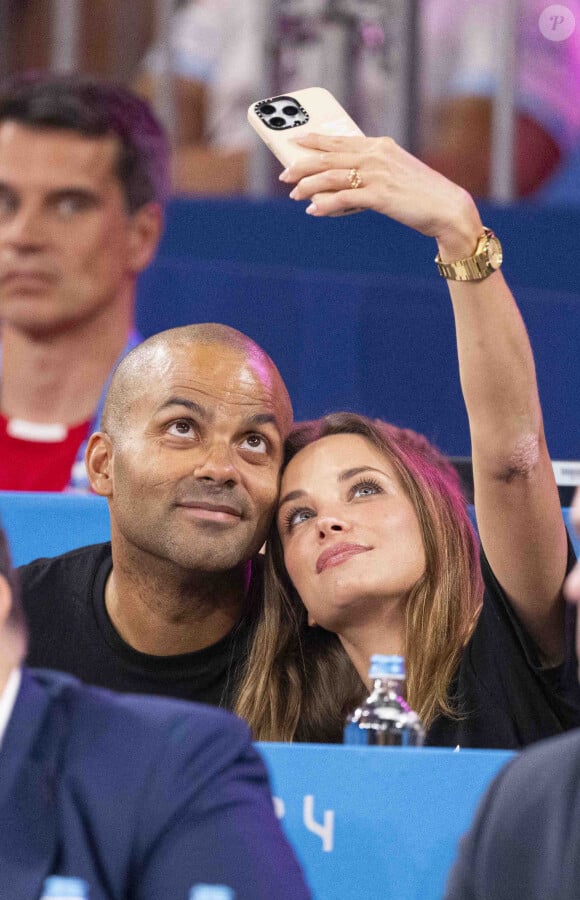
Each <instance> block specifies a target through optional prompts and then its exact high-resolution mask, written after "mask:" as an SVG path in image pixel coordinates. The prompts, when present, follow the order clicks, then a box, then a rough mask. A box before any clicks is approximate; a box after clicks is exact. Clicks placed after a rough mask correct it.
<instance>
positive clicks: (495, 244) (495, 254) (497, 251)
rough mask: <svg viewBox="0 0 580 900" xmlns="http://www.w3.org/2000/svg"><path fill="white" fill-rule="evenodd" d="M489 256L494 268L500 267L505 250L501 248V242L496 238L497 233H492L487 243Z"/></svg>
mask: <svg viewBox="0 0 580 900" xmlns="http://www.w3.org/2000/svg"><path fill="white" fill-rule="evenodd" d="M487 258H488V260H489V264H490V266H491V267H492V269H499V267H500V266H501V264H502V261H503V252H502V249H501V244H500V242H499V240H498V239H497V238H496V236H495V234H494V235H492V236H491V237H490V239H489V243H488V245H487Z"/></svg>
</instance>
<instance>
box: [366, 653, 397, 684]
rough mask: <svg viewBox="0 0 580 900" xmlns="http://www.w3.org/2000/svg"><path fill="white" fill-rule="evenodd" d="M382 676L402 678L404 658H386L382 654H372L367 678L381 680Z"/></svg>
mask: <svg viewBox="0 0 580 900" xmlns="http://www.w3.org/2000/svg"><path fill="white" fill-rule="evenodd" d="M383 675H394V676H395V678H404V677H405V658H404V657H403V656H386V655H384V654H382V653H373V655H372V656H371V667H370V669H369V678H381V677H382V676H383Z"/></svg>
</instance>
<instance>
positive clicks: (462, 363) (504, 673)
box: [237, 135, 580, 748]
mask: <svg viewBox="0 0 580 900" xmlns="http://www.w3.org/2000/svg"><path fill="white" fill-rule="evenodd" d="M301 143H302V144H303V145H304V146H306V147H308V148H309V149H311V150H312V156H311V157H309V158H308V159H307V160H306V161H304V162H300V163H297V164H295V166H294V167H293V168H292V169H291V170H288V171H287V172H286V173H284V174H283V179H284V180H287V181H292V182H295V183H296V187H295V188H294V190H293V192H292V196H293V197H294V198H295V199H304V198H310V199H311V204H310V206H309V207H308V210H307V212H309V213H310V214H311V215H329V214H336V213H340V212H345V211H347V210H349V209H353V208H359V209H360V208H370V209H374V210H375V211H377V212H381V213H385V214H387V215H390V216H392V217H393V218H396V219H398V220H399V221H401V222H403V223H404V224H407V225H410V226H411V227H414V228H416V229H417V230H419V231H421V232H422V233H423V234H427V235H430V236H432V237H434V238H435V239H436V240H437V243H438V249H439V253H438V256H437V259H436V262H437V265H438V268H439V271H440V274H441V275H443V276H444V277H445V278H447V279H448V285H449V291H450V297H451V302H452V306H453V312H454V317H455V326H456V334H457V345H458V354H459V367H460V378H461V385H462V390H463V395H464V399H465V403H466V407H467V412H468V416H469V423H470V430H471V438H472V459H473V474H474V489H475V510H476V515H477V522H478V530H479V536H480V539H481V547H482V549H481V564H480V561H479V553H478V546H477V539H476V536H475V533H474V530H473V528H472V526H471V524H470V520H469V516H468V512H467V508H466V505H465V502H464V500H463V497H462V494H461V490H460V486H459V482H458V478H457V476H456V475H455V472H454V471H453V470H452V468H451V466H450V464H449V463H448V462H447V461H446V460H445V459H444V458H443V457H442V456H441V455H440V454H439V453H438V452H437V451H436V450H435V449H434V448H433V447H432V446H431V445H430V444H429V443H428V442H427V441H426V440H425V439H424V438H422V437H420V436H419V435H416V434H415V433H414V432H410V431H406V430H402V429H398V428H395V427H394V426H392V425H387V424H386V423H382V422H376V421H370V420H368V419H365V418H364V417H361V416H355V415H353V414H349V413H343V414H336V415H333V416H328V417H326V418H325V419H323V420H321V421H320V422H317V423H307V424H306V425H304V426H302V427H299V428H298V429H296V430H295V432H294V434H293V435H292V436H291V438H290V440H289V442H288V447H287V459H286V467H285V470H284V473H283V476H282V483H281V497H280V504H279V510H278V514H277V519H276V523H275V527H274V529H273V531H272V534H271V537H270V541H269V545H268V559H267V574H266V595H265V602H264V607H263V609H262V611H261V613H260V617H259V620H258V622H257V626H256V633H255V641H254V644H253V649H252V653H251V655H250V658H249V661H248V666H247V669H246V673H245V678H244V680H243V682H242V684H241V687H240V691H239V695H238V703H237V711H238V713H240V714H241V715H242V716H244V717H245V718H246V719H248V721H249V722H250V724H251V725H252V727H253V730H254V735H255V737H256V738H258V739H262V740H310V741H339V740H340V739H341V732H342V726H343V723H344V719H345V717H346V715H347V713H348V712H349V711H350V710H352V709H353V708H354V707H355V706H356V705H357V704H358V702H360V700H361V699H362V698H363V697H364V696H365V694H366V693H368V686H369V683H368V678H367V671H368V665H369V659H370V656H371V654H372V653H398V654H403V655H404V656H405V657H406V661H407V673H408V679H407V685H408V700H409V702H410V704H411V706H412V707H413V708H414V709H415V710H416V711H417V712H418V713H419V715H420V717H421V719H422V720H423V723H424V725H425V727H426V729H427V743H430V744H438V745H450V746H456V745H460V746H472V747H514V748H515V747H521V746H524V745H525V744H528V743H531V742H532V741H535V740H539V739H540V738H543V737H548V736H549V735H552V734H557V733H558V732H560V731H563V730H565V729H567V728H571V727H574V726H576V725H578V724H580V701H579V694H578V685H577V681H576V675H575V660H574V654H573V650H572V647H571V645H569V644H568V642H567V638H566V629H565V604H564V600H563V596H562V585H563V582H564V578H565V575H566V572H567V570H568V569H569V567H570V565H571V562H572V553H571V551H570V547H569V542H568V540H567V535H566V530H565V527H564V524H563V520H562V515H561V510H560V504H559V498H558V491H557V487H556V484H555V480H554V476H553V471H552V466H551V462H550V458H549V453H548V449H547V446H546V442H545V437H544V431H543V423H542V414H541V408H540V402H539V397H538V391H537V385H536V378H535V370H534V363H533V358H532V352H531V348H530V345H529V341H528V338H527V334H526V330H525V327H524V324H523V322H522V320H521V317H520V315H519V312H518V310H517V307H516V304H515V301H514V299H513V297H512V295H511V293H510V291H509V289H508V287H507V285H506V283H505V281H504V280H503V277H502V275H501V273H500V272H499V271H498V269H499V266H500V264H501V248H500V247H499V242H498V241H497V238H495V236H494V235H493V234H492V233H491V232H490V231H489V230H488V229H484V227H483V225H482V223H481V220H480V218H479V213H478V211H477V208H476V206H475V204H474V202H473V200H472V199H471V197H470V196H469V195H468V194H466V192H465V191H463V190H462V189H461V188H459V187H458V186H457V185H454V184H452V183H451V182H449V181H447V179H445V178H443V177H442V176H440V175H439V174H438V173H436V172H433V170H431V169H429V168H428V167H426V166H424V165H423V164H422V163H420V162H419V161H418V160H416V159H414V158H413V157H412V156H410V155H409V154H408V153H406V152H405V151H404V150H402V149H401V148H400V147H398V146H397V145H396V144H394V142H392V141H391V140H390V139H384V138H378V139H375V138H328V137H322V136H320V135H310V136H308V137H307V138H305V139H303V140H302V141H301ZM345 185H346V187H345Z"/></svg>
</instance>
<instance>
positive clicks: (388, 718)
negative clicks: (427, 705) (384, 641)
mask: <svg viewBox="0 0 580 900" xmlns="http://www.w3.org/2000/svg"><path fill="white" fill-rule="evenodd" d="M369 677H370V678H372V680H373V690H372V693H371V694H370V696H369V697H367V699H366V700H365V701H364V703H362V704H361V705H360V706H359V707H358V709H355V711H354V712H353V713H351V715H350V716H348V718H347V720H346V725H345V728H344V743H345V744H359V745H360V744H364V745H366V746H375V747H421V746H422V744H423V741H424V740H425V731H424V729H423V726H422V725H421V722H420V721H419V716H418V715H417V713H416V712H413V710H412V709H411V708H410V707H409V705H408V703H407V702H406V700H405V698H404V696H403V695H404V693H405V660H404V659H403V657H402V656H383V655H381V654H378V653H377V654H374V655H373V656H371V666H370V669H369Z"/></svg>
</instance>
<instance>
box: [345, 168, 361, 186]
mask: <svg viewBox="0 0 580 900" xmlns="http://www.w3.org/2000/svg"><path fill="white" fill-rule="evenodd" d="M348 183H349V185H350V186H351V188H352V189H353V191H354V190H356V188H359V187H360V186H361V184H362V178H361V177H360V172H359V170H358V169H349V173H348Z"/></svg>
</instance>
